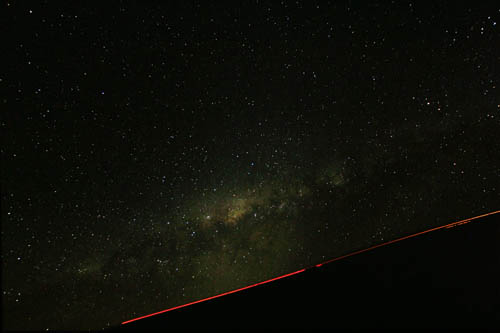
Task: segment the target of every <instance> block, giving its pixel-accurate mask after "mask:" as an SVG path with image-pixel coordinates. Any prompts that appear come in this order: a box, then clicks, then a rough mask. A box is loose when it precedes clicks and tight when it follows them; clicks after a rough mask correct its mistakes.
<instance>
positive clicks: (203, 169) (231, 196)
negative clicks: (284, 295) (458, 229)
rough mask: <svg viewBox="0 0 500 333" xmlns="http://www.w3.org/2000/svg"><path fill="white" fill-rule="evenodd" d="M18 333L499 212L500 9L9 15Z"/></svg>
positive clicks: (6, 249) (10, 231)
mask: <svg viewBox="0 0 500 333" xmlns="http://www.w3.org/2000/svg"><path fill="white" fill-rule="evenodd" d="M4 12H5V13H6V14H7V15H6V16H7V18H6V22H7V24H6V26H7V27H6V28H5V29H4V30H5V31H6V36H7V38H6V39H7V43H6V44H7V47H6V48H5V49H6V50H7V51H6V53H7V56H6V57H7V59H5V60H4V65H5V66H4V67H5V68H4V70H3V71H2V73H1V74H0V75H1V76H0V85H1V86H2V91H3V94H2V100H1V104H2V109H3V110H4V112H3V113H2V115H3V116H2V120H1V127H0V128H1V132H2V146H1V155H2V168H1V172H2V176H1V177H2V190H1V197H2V198H1V200H2V206H1V207H2V209H1V217H2V309H3V310H2V314H3V318H4V323H3V325H4V327H5V328H6V329H45V328H51V329H95V328H104V327H108V326H110V325H116V324H119V323H120V322H122V321H124V320H127V319H131V318H133V317H137V316H140V315H145V314H148V313H152V312H156V311H160V310H163V309H166V308H169V307H173V306H176V305H180V304H184V303H187V302H189V301H194V300H198V299H201V298H204V297H209V296H213V295H215V294H218V293H222V292H225V291H228V290H232V289H236V288H239V287H243V286H246V285H249V284H252V283H256V282H259V281H262V280H266V279H269V278H272V277H275V276H278V275H281V274H286V273H289V272H292V271H295V270H298V269H301V268H304V267H308V266H311V265H314V264H317V263H320V262H322V261H325V260H328V259H331V258H333V257H335V256H338V255H342V254H346V253H348V252H352V251H355V250H359V249H361V248H366V247H368V246H371V245H374V244H378V243H381V242H383V241H387V240H391V239H395V238H397V237H401V236H404V235H407V234H410V233H413V232H417V231H422V230H425V229H428V228H431V227H434V226H438V225H442V224H445V223H450V222H453V221H456V220H458V219H461V218H467V217H470V216H474V215H479V214H483V213H487V212H490V211H492V210H495V209H498V191H499V188H500V179H499V176H498V175H499V174H500V144H499V142H500V140H499V139H500V137H499V134H498V133H499V131H498V129H499V128H500V127H499V119H500V98H499V97H500V95H499V93H498V85H499V82H498V78H500V72H499V69H500V67H499V66H498V63H499V60H500V49H499V47H498V45H500V33H499V30H498V24H497V22H498V19H497V18H498V16H499V13H500V10H499V8H498V6H494V5H486V4H483V3H481V4H474V3H470V4H468V5H463V4H458V3H455V2H439V3H437V4H429V3H421V2H395V3H389V2H380V3H379V2H350V1H349V2H337V1H335V2H318V3H315V2H308V1H304V2H302V1H296V2H292V1H290V2H288V1H282V2H269V3H265V2H260V1H251V2H245V3H238V4H233V3H219V2H216V3H205V2H195V3H191V2H183V1H179V2H174V1H169V2H166V3H162V4H149V3H147V4H142V3H133V2H126V1H120V2H115V3H109V4H108V3H107V4H105V5H96V4H92V5H87V4H81V3H80V4H79V5H78V6H75V5H74V4H72V3H70V2H67V3H62V4H57V5H55V4H53V3H48V2H41V3H39V4H36V5H33V6H31V5H30V4H24V3H23V4H17V3H13V2H8V3H7V4H6V6H4Z"/></svg>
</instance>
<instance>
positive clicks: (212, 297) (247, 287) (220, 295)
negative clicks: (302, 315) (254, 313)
mask: <svg viewBox="0 0 500 333" xmlns="http://www.w3.org/2000/svg"><path fill="white" fill-rule="evenodd" d="M305 270H306V269H305V268H303V269H300V270H298V271H295V272H292V273H288V274H285V275H281V276H278V277H275V278H272V279H269V280H266V281H262V282H258V283H255V284H252V285H249V286H246V287H243V288H239V289H235V290H231V291H228V292H225V293H222V294H219V295H215V296H211V297H207V298H203V299H200V300H197V301H194V302H191V303H187V304H183V305H179V306H174V307H173V308H169V309H166V310H163V311H159V312H155V313H151V314H148V315H145V316H142V317H138V318H134V319H130V320H127V321H124V322H123V323H122V325H123V324H127V323H130V322H133V321H136V320H139V319H143V318H148V317H151V316H155V315H158V314H160V313H165V312H169V311H172V310H176V309H180V308H183V307H186V306H189V305H193V304H196V303H201V302H205V301H208V300H211V299H214V298H218V297H222V296H226V295H229V294H234V293H236V292H238V291H242V290H245V289H249V288H253V287H256V286H258V285H261V284H265V283H269V282H272V281H276V280H279V279H283V278H286V277H288V276H292V275H295V274H299V273H302V272H304V271H305Z"/></svg>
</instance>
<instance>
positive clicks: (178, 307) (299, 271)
mask: <svg viewBox="0 0 500 333" xmlns="http://www.w3.org/2000/svg"><path fill="white" fill-rule="evenodd" d="M498 213H500V210H496V211H493V212H490V213H486V214H482V215H478V216H474V217H470V218H467V219H465V220H460V221H457V222H453V223H449V224H445V225H442V226H440V227H435V228H432V229H429V230H425V231H421V232H417V233H415V234H411V235H409V236H404V237H401V238H398V239H394V240H391V241H388V242H385V243H382V244H378V245H374V246H371V247H369V248H366V249H363V250H359V251H355V252H352V253H349V254H345V255H343V256H340V257H337V258H334V259H331V260H328V261H325V262H323V263H321V264H317V265H314V266H315V267H320V266H322V265H324V264H328V263H331V262H334V261H338V260H341V259H344V258H347V257H351V256H354V255H356V254H360V253H363V252H367V251H370V250H373V249H376V248H378V247H381V246H384V245H389V244H392V243H396V242H399V241H402V240H405V239H408V238H412V237H416V236H419V235H423V234H426V233H429V232H431V231H436V230H439V229H448V228H453V227H456V226H459V225H462V224H466V223H469V222H471V221H473V220H476V219H479V218H482V217H486V216H489V215H494V214H498ZM314 266H313V267H314ZM305 270H306V268H303V269H300V270H298V271H295V272H292V273H288V274H285V275H281V276H278V277H275V278H272V279H269V280H265V281H262V282H258V283H255V284H251V285H249V286H246V287H243V288H239V289H235V290H231V291H227V292H225V293H222V294H218V295H215V296H210V297H207V298H203V299H200V300H197V301H194V302H190V303H186V304H182V305H178V306H174V307H173V308H169V309H166V310H162V311H158V312H155V313H151V314H148V315H144V316H141V317H137V318H134V319H130V320H127V321H124V322H123V323H122V325H124V324H128V323H131V322H133V321H136V320H139V319H144V318H148V317H152V316H155V315H158V314H161V313H165V312H169V311H173V310H176V309H180V308H184V307H186V306H190V305H193V304H196V303H201V302H205V301H208V300H211V299H214V298H219V297H222V296H226V295H229V294H234V293H236V292H238V291H242V290H245V289H249V288H253V287H256V286H258V285H262V284H265V283H269V282H272V281H276V280H279V279H283V278H286V277H289V276H292V275H295V274H299V273H302V272H304V271H305Z"/></svg>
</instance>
